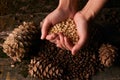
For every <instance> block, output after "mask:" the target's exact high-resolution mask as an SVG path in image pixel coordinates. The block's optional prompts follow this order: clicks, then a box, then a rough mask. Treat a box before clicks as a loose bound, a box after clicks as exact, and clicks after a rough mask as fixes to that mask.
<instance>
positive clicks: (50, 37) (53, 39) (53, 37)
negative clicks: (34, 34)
mask: <svg viewBox="0 0 120 80" xmlns="http://www.w3.org/2000/svg"><path fill="white" fill-rule="evenodd" d="M46 39H47V40H49V41H50V42H52V43H55V44H56V40H59V36H58V35H57V34H56V33H53V34H49V35H47V36H46Z"/></svg>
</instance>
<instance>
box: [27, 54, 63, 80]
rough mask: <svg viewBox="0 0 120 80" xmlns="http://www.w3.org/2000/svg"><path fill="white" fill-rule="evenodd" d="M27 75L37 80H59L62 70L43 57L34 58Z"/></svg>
mask: <svg viewBox="0 0 120 80" xmlns="http://www.w3.org/2000/svg"><path fill="white" fill-rule="evenodd" d="M29 73H30V75H31V76H33V77H38V78H39V79H42V80H43V79H60V78H61V76H62V73H63V70H62V69H60V68H59V67H58V66H57V64H54V62H51V61H49V60H48V59H47V58H45V57H44V56H39V57H34V59H31V62H30V65H29Z"/></svg>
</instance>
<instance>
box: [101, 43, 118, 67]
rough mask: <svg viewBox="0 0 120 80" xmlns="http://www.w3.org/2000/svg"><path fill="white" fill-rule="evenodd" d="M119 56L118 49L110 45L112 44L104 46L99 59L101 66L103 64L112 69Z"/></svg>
mask: <svg viewBox="0 0 120 80" xmlns="http://www.w3.org/2000/svg"><path fill="white" fill-rule="evenodd" d="M116 55H117V48H116V47H114V46H112V45H110V44H103V45H102V46H101V47H100V48H99V57H100V61H101V64H103V65H104V66H106V67H110V66H111V65H112V64H113V62H114V60H115V57H116Z"/></svg>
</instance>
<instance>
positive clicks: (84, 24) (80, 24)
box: [49, 12, 88, 55]
mask: <svg viewBox="0 0 120 80" xmlns="http://www.w3.org/2000/svg"><path fill="white" fill-rule="evenodd" d="M74 22H75V24H76V27H77V33H78V35H79V41H78V42H77V43H76V44H75V45H73V44H72V43H71V42H70V40H69V39H68V38H67V37H66V36H64V35H63V34H62V33H58V34H54V35H52V36H55V35H58V36H59V37H58V36H57V38H54V40H55V42H53V43H55V44H56V45H57V46H58V47H60V48H62V49H67V50H70V51H71V52H72V54H73V55H75V53H76V52H77V51H78V50H80V49H81V48H82V46H83V45H84V44H85V42H86V40H87V34H88V29H87V28H88V21H87V20H86V19H85V17H84V15H82V14H81V13H80V12H77V13H76V14H75V16H74ZM49 39H50V36H49Z"/></svg>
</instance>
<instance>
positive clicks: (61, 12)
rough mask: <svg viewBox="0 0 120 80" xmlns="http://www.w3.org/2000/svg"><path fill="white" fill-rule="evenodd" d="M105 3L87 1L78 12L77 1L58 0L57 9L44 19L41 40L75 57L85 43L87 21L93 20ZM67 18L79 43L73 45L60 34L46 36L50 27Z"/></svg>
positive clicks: (95, 0)
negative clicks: (72, 23)
mask: <svg viewBox="0 0 120 80" xmlns="http://www.w3.org/2000/svg"><path fill="white" fill-rule="evenodd" d="M106 1H107V0H88V2H87V4H86V5H85V6H84V8H83V9H82V10H80V11H79V10H78V6H79V5H78V0H59V5H58V7H57V8H56V9H55V10H54V11H53V12H51V13H50V14H49V15H48V16H47V17H46V18H45V19H44V22H43V25H42V29H41V32H42V35H41V39H47V40H49V41H50V42H52V43H55V44H56V46H57V47H60V48H62V49H67V50H70V51H71V53H72V55H75V54H76V53H77V52H78V51H79V50H80V49H81V48H82V47H83V46H84V44H85V43H86V41H87V38H88V25H89V24H88V23H89V21H91V20H92V19H94V18H95V16H96V15H97V14H98V12H99V11H100V10H101V9H102V7H103V5H104V4H105V3H106ZM68 18H71V19H73V20H74V22H75V24H76V27H77V33H78V35H79V41H78V42H77V43H76V44H75V45H73V44H72V43H71V42H70V41H69V39H68V38H67V37H66V36H64V35H63V34H62V33H53V34H48V30H49V29H50V27H52V26H53V25H55V24H57V23H59V22H61V21H64V20H66V19H68ZM91 28H92V27H91Z"/></svg>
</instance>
